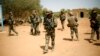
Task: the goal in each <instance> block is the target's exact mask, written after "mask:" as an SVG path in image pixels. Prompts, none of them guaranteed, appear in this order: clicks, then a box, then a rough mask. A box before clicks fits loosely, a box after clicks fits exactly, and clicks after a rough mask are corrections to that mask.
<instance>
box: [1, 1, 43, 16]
mask: <svg viewBox="0 0 100 56" xmlns="http://www.w3.org/2000/svg"><path fill="white" fill-rule="evenodd" d="M33 9H36V10H38V11H39V12H40V11H41V5H40V0H3V11H4V14H7V13H8V12H9V11H10V10H11V11H13V12H14V15H15V16H16V17H19V16H22V15H23V14H24V13H25V12H26V11H28V12H31V11H32V10H33Z"/></svg>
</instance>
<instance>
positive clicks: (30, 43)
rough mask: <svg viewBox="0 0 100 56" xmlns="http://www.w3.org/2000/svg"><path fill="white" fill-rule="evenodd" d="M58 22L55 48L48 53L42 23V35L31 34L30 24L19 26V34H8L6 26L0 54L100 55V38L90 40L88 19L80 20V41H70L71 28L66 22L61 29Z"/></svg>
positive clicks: (0, 43)
mask: <svg viewBox="0 0 100 56" xmlns="http://www.w3.org/2000/svg"><path fill="white" fill-rule="evenodd" d="M58 24H59V25H58V27H57V29H56V39H55V43H56V45H55V50H54V51H51V50H49V52H48V53H47V54H43V46H44V45H45V37H44V36H45V33H44V32H43V31H44V30H43V26H42V25H40V30H41V35H40V36H32V35H30V26H18V27H16V30H17V31H18V32H19V36H8V27H5V31H3V32H0V56H100V40H99V41H89V38H90V31H91V30H90V27H89V20H88V19H86V18H84V19H80V20H79V24H80V25H79V28H78V29H79V41H70V29H69V28H68V27H67V26H66V24H65V30H64V31H61V30H59V28H61V25H60V22H59V20H58ZM75 39H76V38H75Z"/></svg>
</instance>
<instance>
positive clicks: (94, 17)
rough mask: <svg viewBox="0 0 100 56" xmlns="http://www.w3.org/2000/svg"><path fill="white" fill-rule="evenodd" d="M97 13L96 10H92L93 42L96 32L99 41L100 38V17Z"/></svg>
mask: <svg viewBox="0 0 100 56" xmlns="http://www.w3.org/2000/svg"><path fill="white" fill-rule="evenodd" d="M97 15H99V14H97V11H96V10H92V11H91V13H90V26H91V29H92V30H91V40H94V39H93V37H94V35H95V32H96V35H97V40H99V38H100V36H99V27H100V25H99V24H100V23H99V19H100V18H99V17H100V16H98V17H97Z"/></svg>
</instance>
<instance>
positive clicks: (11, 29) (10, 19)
mask: <svg viewBox="0 0 100 56" xmlns="http://www.w3.org/2000/svg"><path fill="white" fill-rule="evenodd" d="M8 24H9V36H10V35H11V31H13V32H15V33H16V35H18V32H16V31H15V29H14V18H13V13H12V12H11V11H10V12H9V18H8Z"/></svg>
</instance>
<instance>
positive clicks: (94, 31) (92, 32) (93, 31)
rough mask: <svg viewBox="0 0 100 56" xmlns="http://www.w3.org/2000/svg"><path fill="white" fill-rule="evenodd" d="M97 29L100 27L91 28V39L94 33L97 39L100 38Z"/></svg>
mask: <svg viewBox="0 0 100 56" xmlns="http://www.w3.org/2000/svg"><path fill="white" fill-rule="evenodd" d="M99 30H100V28H98V29H94V28H92V30H91V39H92V40H93V37H94V36H95V33H96V35H97V40H99V38H100V32H99Z"/></svg>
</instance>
